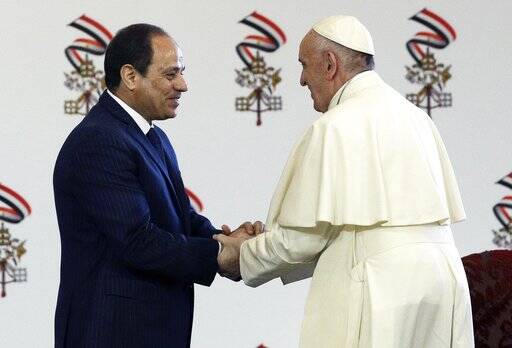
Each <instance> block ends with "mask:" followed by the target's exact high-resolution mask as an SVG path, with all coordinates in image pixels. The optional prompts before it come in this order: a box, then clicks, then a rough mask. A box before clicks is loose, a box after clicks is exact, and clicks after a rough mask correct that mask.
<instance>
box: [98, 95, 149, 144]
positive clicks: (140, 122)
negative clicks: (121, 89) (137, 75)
mask: <svg viewBox="0 0 512 348" xmlns="http://www.w3.org/2000/svg"><path fill="white" fill-rule="evenodd" d="M107 92H108V94H110V96H111V97H112V98H114V100H115V101H116V102H117V103H118V104H119V105H121V107H122V108H123V109H124V111H126V112H127V113H128V115H130V117H131V118H132V119H133V120H134V121H135V123H136V124H137V126H139V128H140V130H141V131H142V133H144V134H146V135H147V134H148V132H149V130H150V129H151V128H153V127H154V126H153V123H151V124H149V123H148V121H146V119H145V118H144V117H142V115H141V114H139V113H138V112H137V111H135V110H133V109H132V108H131V107H130V106H129V105H128V104H126V103H125V102H124V101H122V100H121V99H120V98H119V97H117V96H116V95H114V93H112V92H110V91H109V90H108V89H107Z"/></svg>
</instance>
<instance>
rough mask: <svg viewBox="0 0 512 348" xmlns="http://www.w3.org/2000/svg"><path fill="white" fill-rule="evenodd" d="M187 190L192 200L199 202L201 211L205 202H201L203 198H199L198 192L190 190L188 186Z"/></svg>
mask: <svg viewBox="0 0 512 348" xmlns="http://www.w3.org/2000/svg"><path fill="white" fill-rule="evenodd" d="M185 192H186V194H187V196H189V197H190V199H191V200H193V201H194V203H196V204H197V206H198V207H199V211H203V203H202V202H201V200H200V199H199V197H197V196H196V194H195V193H194V192H192V191H190V190H189V189H188V188H186V187H185Z"/></svg>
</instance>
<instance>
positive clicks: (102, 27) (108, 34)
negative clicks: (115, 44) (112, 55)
mask: <svg viewBox="0 0 512 348" xmlns="http://www.w3.org/2000/svg"><path fill="white" fill-rule="evenodd" d="M80 19H82V20H84V21H86V22H87V23H89V24H91V25H92V26H94V27H95V28H97V29H99V30H100V31H101V32H102V33H103V34H105V35H106V36H107V37H108V38H109V40H112V34H111V33H110V31H108V30H107V28H105V27H104V26H103V25H101V24H100V23H98V22H96V21H95V20H94V19H92V18H89V17H87V16H86V15H82V16H81V17H80ZM107 43H108V42H107Z"/></svg>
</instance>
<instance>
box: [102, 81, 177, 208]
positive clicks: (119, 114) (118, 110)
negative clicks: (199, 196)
mask: <svg viewBox="0 0 512 348" xmlns="http://www.w3.org/2000/svg"><path fill="white" fill-rule="evenodd" d="M98 104H100V105H102V106H103V107H105V108H106V109H107V110H108V111H110V114H111V115H112V116H114V117H115V118H117V119H118V120H120V121H121V122H123V123H125V124H126V130H127V132H128V134H129V135H130V136H131V137H132V138H133V139H134V140H135V141H136V142H137V143H139V145H141V146H142V148H143V149H144V151H146V153H147V154H148V155H149V157H150V158H151V160H152V161H153V162H155V163H156V165H157V166H158V169H160V172H161V173H162V175H163V177H164V179H165V181H166V183H167V185H168V186H169V188H170V189H171V191H172V193H173V194H174V198H175V201H176V202H177V203H178V207H179V209H180V210H181V212H182V214H183V215H184V211H183V207H182V203H181V201H182V200H181V199H180V197H179V195H178V191H177V190H176V188H175V187H174V184H173V182H172V180H171V178H170V177H169V171H168V169H167V165H166V164H165V163H164V162H163V159H162V158H161V157H160V155H159V154H158V152H157V150H156V149H155V147H154V146H153V145H152V144H151V143H150V142H149V140H148V139H147V137H146V136H145V135H144V133H143V132H142V130H141V129H140V128H139V126H138V125H137V124H136V123H135V121H134V120H133V119H132V118H131V116H130V115H129V114H128V113H127V112H126V111H125V110H124V109H123V108H122V107H121V105H119V103H117V102H116V101H115V100H114V99H113V98H112V97H111V96H110V95H109V94H108V92H107V91H105V92H103V94H102V95H101V97H100V100H99V102H98Z"/></svg>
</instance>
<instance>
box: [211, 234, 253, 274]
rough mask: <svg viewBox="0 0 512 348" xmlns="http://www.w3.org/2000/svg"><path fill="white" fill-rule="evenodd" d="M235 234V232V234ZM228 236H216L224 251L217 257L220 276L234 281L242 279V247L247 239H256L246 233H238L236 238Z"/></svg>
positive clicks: (214, 237)
mask: <svg viewBox="0 0 512 348" xmlns="http://www.w3.org/2000/svg"><path fill="white" fill-rule="evenodd" d="M233 233H235V232H233ZM233 233H231V235H230V236H226V235H224V234H215V235H214V236H213V239H215V240H216V241H218V242H219V243H221V245H222V249H221V252H220V253H219V256H218V257H217V262H218V264H219V268H220V271H219V274H220V275H221V276H223V277H227V278H229V279H231V280H234V281H239V280H240V279H241V278H240V247H241V246H242V243H243V242H244V241H246V240H247V239H250V238H252V237H254V236H253V235H249V234H247V233H245V232H240V231H239V232H238V233H237V235H236V236H232V235H233Z"/></svg>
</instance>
